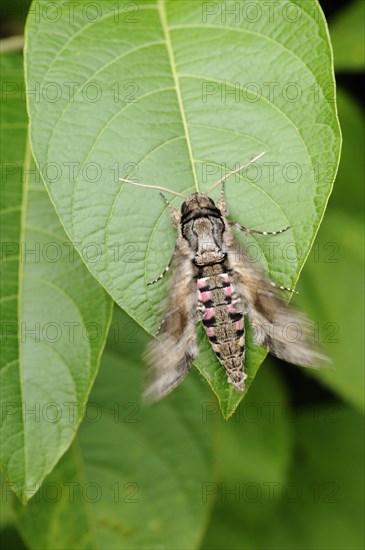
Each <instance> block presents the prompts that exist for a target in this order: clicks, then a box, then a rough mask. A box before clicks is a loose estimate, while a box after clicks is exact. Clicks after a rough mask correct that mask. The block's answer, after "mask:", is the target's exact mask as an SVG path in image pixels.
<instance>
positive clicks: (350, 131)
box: [329, 87, 365, 218]
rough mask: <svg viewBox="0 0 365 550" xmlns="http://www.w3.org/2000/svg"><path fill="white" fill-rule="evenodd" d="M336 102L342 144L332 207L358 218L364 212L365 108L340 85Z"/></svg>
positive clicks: (331, 202) (330, 204) (331, 201)
mask: <svg viewBox="0 0 365 550" xmlns="http://www.w3.org/2000/svg"><path fill="white" fill-rule="evenodd" d="M337 105H338V113H339V117H340V122H341V132H342V136H343V146H342V151H341V161H340V165H339V167H338V173H337V177H336V184H335V186H334V189H333V193H332V195H331V200H330V203H329V208H331V207H332V206H337V207H339V208H341V209H346V210H347V211H348V212H349V213H351V215H355V216H356V217H357V218H359V217H360V216H363V215H364V209H363V203H364V183H365V181H364V173H365V170H364V168H365V160H364V148H365V141H364V125H363V118H364V110H363V109H362V107H361V106H360V105H359V104H358V103H357V102H356V101H355V99H354V98H353V97H352V96H351V95H350V94H348V93H347V92H346V91H345V90H344V89H343V88H341V87H339V88H338V90H337Z"/></svg>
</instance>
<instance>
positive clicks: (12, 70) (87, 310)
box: [1, 55, 111, 502]
mask: <svg viewBox="0 0 365 550" xmlns="http://www.w3.org/2000/svg"><path fill="white" fill-rule="evenodd" d="M1 73H2V79H3V85H4V89H5V90H6V96H5V99H4V101H3V103H2V132H3V135H2V143H3V146H2V190H1V199H2V211H1V225H2V263H1V281H2V287H1V300H2V309H1V327H2V358H1V407H2V409H1V410H2V419H1V463H2V465H3V468H4V471H5V474H6V477H7V479H8V480H9V482H11V484H12V487H13V490H14V491H15V492H16V494H17V495H18V497H19V498H21V500H22V501H23V502H26V501H27V500H28V499H29V498H31V496H32V495H33V494H34V493H35V492H36V491H37V489H38V488H39V486H40V483H41V482H42V481H43V479H44V478H45V476H46V475H47V474H48V473H49V472H51V470H52V468H53V467H54V466H55V464H56V463H57V461H58V460H59V459H60V457H61V456H62V455H63V453H64V452H65V451H66V449H67V448H68V447H69V445H70V443H71V441H72V439H73V437H74V435H75V433H76V430H77V428H78V425H79V423H80V421H81V418H82V414H83V408H84V406H85V403H86V401H87V396H88V394H89V391H90V388H91V386H92V383H93V381H94V378H95V376H96V372H97V369H98V365H99V358H100V354H101V351H102V349H103V346H104V342H105V338H106V333H107V328H108V324H109V321H110V315H111V300H110V298H109V297H108V296H107V295H106V293H105V292H104V291H103V289H102V288H101V287H100V285H99V284H98V283H97V282H96V281H95V279H94V278H93V277H92V275H91V274H90V273H89V272H88V270H87V268H86V266H85V264H84V263H83V262H82V261H81V259H80V258H79V255H78V254H77V252H75V250H74V249H73V246H72V245H71V243H69V242H68V239H67V237H66V235H65V233H64V231H63V229H62V227H61V225H60V222H59V220H58V218H57V215H56V213H55V211H54V208H53V206H52V204H51V202H50V200H49V196H48V193H47V191H46V189H45V188H44V185H43V184H42V183H41V181H40V176H39V173H38V172H37V170H36V169H35V168H34V165H33V163H32V160H31V153H30V149H29V146H27V116H26V109H25V103H24V100H22V96H21V85H22V82H23V74H22V73H23V68H22V58H21V57H20V56H16V55H7V56H2V58H1ZM3 138H4V139H3ZM71 402H73V403H74V406H73V416H72V417H70V415H69V414H68V413H69V409H70V403H71Z"/></svg>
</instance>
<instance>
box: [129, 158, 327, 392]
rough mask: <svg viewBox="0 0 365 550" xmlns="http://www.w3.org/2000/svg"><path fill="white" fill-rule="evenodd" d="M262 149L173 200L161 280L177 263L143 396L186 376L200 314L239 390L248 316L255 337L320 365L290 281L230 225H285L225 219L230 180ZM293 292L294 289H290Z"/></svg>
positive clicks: (280, 352)
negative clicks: (215, 194) (288, 294)
mask: <svg viewBox="0 0 365 550" xmlns="http://www.w3.org/2000/svg"><path fill="white" fill-rule="evenodd" d="M263 154H264V153H261V154H260V155H258V156H257V157H255V158H254V159H252V160H251V161H250V162H249V163H247V164H245V165H243V166H240V167H239V168H238V169H237V170H233V171H231V172H228V173H227V174H226V175H225V176H224V177H223V178H221V179H220V180H219V181H217V182H215V183H214V184H213V185H212V186H211V187H210V189H209V190H208V192H207V193H192V194H191V195H189V196H187V197H184V196H183V195H182V194H180V193H177V192H175V191H172V190H169V189H166V188H163V187H160V186H152V185H146V184H142V183H136V182H132V181H130V180H124V179H121V181H124V182H127V183H131V184H133V185H138V186H142V187H153V188H156V189H160V190H163V191H168V192H169V193H172V194H174V195H177V196H181V197H183V198H184V201H183V203H182V206H181V209H178V208H174V207H173V206H172V205H171V203H170V201H169V200H168V199H167V198H166V197H165V196H164V195H162V197H163V199H164V201H165V202H166V204H167V205H168V207H169V211H170V219H171V222H172V224H173V225H174V226H175V227H176V229H177V232H178V235H177V239H176V245H175V251H174V254H173V256H172V258H171V260H170V262H169V264H168V266H167V267H166V269H165V270H164V272H163V273H162V274H161V275H160V276H159V277H158V278H157V279H155V280H154V281H152V282H151V283H148V284H154V283H156V282H157V281H159V280H160V279H161V278H162V277H163V275H164V274H165V273H166V272H167V271H168V270H169V269H170V266H171V265H172V266H173V272H172V277H171V280H170V285H169V287H170V289H169V294H168V298H167V305H166V310H165V315H164V317H163V320H162V323H161V326H160V329H159V333H158V336H157V339H156V340H154V341H152V342H151V343H150V344H149V346H148V349H147V354H146V361H147V366H148V368H147V376H146V389H145V392H144V399H145V401H146V402H154V401H158V400H160V399H162V398H163V397H164V396H165V395H167V394H169V393H170V392H171V391H172V390H173V389H174V388H176V386H178V385H179V384H180V382H182V380H183V379H184V378H185V376H186V374H187V373H188V371H189V369H190V367H191V364H192V362H193V360H194V358H195V357H196V356H197V354H198V344H197V336H196V324H197V323H198V321H202V323H203V326H204V329H205V332H206V334H207V337H208V338H209V340H210V343H211V345H212V348H213V350H214V352H215V354H216V356H217V358H218V360H219V362H220V364H221V365H222V367H223V368H224V370H225V371H226V374H227V380H228V383H229V384H231V385H232V386H233V387H234V388H235V390H237V391H238V392H243V391H244V388H245V380H246V378H247V375H246V373H245V369H244V366H245V323H244V320H245V317H247V318H248V321H249V323H250V325H251V327H252V328H253V334H254V339H255V342H256V343H257V344H259V345H264V346H266V347H267V348H268V350H269V351H270V352H271V353H272V354H273V355H275V356H276V357H279V358H281V359H284V360H286V361H288V362H289V363H294V364H297V365H302V366H308V367H318V366H321V365H322V364H323V362H324V360H325V359H326V358H325V357H324V356H323V355H322V354H321V353H319V352H318V351H317V350H316V349H315V347H314V346H313V345H312V344H311V342H310V335H311V326H310V323H309V321H308V320H307V319H306V318H305V317H304V316H303V315H302V314H300V313H299V312H297V311H295V310H294V309H293V308H291V307H289V306H287V305H286V303H285V301H284V300H283V299H282V298H281V296H280V295H279V291H280V290H287V291H292V289H289V288H285V287H282V286H279V285H277V284H276V283H274V282H272V281H270V280H269V278H268V277H267V276H266V275H265V274H264V273H263V271H262V270H261V269H259V268H258V267H257V265H255V263H254V262H253V261H252V260H251V259H250V258H249V256H248V255H247V254H246V253H245V252H244V251H243V252H242V250H241V249H240V247H239V244H238V242H237V241H236V240H235V238H234V237H233V234H232V229H238V230H240V231H243V232H245V233H248V234H250V233H259V234H264V235H277V234H279V233H283V232H284V231H286V230H288V229H289V227H286V228H284V229H281V230H279V231H271V232H268V231H258V230H253V229H248V228H247V227H244V226H241V225H240V224H238V223H236V222H233V221H231V220H229V219H228V208H227V205H226V203H225V199H224V184H225V180H226V179H227V178H228V177H229V176H231V175H232V174H234V173H236V172H238V171H239V170H241V169H243V168H245V167H247V166H248V165H249V164H251V163H253V162H254V161H256V160H257V159H258V158H260V157H261V156H262V155H263ZM219 184H221V185H222V194H221V197H220V199H219V200H218V201H217V202H216V203H215V202H214V201H213V200H212V199H211V198H210V197H209V196H208V193H210V192H211V191H212V190H213V189H214V188H215V187H216V186H217V185H219ZM293 292H294V291H293Z"/></svg>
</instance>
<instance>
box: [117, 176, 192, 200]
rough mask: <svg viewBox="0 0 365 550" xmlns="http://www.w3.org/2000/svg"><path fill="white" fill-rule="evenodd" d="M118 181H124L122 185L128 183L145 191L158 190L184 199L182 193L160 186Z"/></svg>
mask: <svg viewBox="0 0 365 550" xmlns="http://www.w3.org/2000/svg"><path fill="white" fill-rule="evenodd" d="M119 180H120V181H124V183H129V184H130V185H136V186H137V187H146V188H147V189H158V190H160V191H166V193H171V195H176V197H181V198H183V199H184V198H185V197H184V195H183V194H182V193H178V192H177V191H172V190H171V189H167V187H161V186H160V185H150V184H148V183H137V182H135V181H131V180H125V179H124V178H119Z"/></svg>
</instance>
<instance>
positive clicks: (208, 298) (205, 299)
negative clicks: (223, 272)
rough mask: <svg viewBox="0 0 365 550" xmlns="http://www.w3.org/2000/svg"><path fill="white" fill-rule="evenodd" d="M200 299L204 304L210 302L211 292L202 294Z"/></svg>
mask: <svg viewBox="0 0 365 550" xmlns="http://www.w3.org/2000/svg"><path fill="white" fill-rule="evenodd" d="M200 297H201V299H202V301H203V302H208V300H210V299H211V296H210V292H209V291H207V292H201V293H200Z"/></svg>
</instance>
